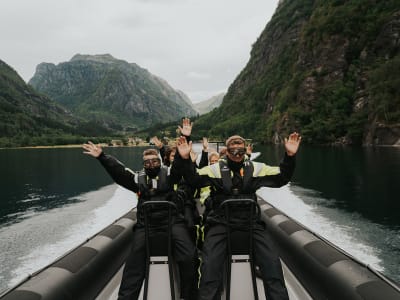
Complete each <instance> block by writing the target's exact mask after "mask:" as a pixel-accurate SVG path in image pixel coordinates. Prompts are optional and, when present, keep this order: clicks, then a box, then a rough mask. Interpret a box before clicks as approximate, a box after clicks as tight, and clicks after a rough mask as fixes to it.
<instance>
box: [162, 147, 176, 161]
mask: <svg viewBox="0 0 400 300" xmlns="http://www.w3.org/2000/svg"><path fill="white" fill-rule="evenodd" d="M175 153H176V146H171V147H167V149H166V150H165V154H164V164H165V165H166V166H170V165H171V163H172V162H173V161H174V158H175Z"/></svg>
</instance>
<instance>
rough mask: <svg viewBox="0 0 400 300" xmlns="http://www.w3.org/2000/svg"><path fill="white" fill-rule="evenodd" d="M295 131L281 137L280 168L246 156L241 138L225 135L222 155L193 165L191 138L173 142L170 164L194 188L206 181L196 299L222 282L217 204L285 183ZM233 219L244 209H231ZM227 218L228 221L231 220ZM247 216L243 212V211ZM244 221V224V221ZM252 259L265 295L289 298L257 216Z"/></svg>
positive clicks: (222, 228) (222, 236)
mask: <svg viewBox="0 0 400 300" xmlns="http://www.w3.org/2000/svg"><path fill="white" fill-rule="evenodd" d="M300 141H301V137H300V136H299V134H298V133H296V132H294V133H292V134H290V136H289V138H287V139H285V150H286V152H285V155H284V158H283V160H282V162H281V163H280V165H279V167H271V166H267V165H266V164H264V163H259V162H254V161H250V160H248V159H245V154H246V145H245V140H244V139H243V138H242V137H240V136H238V135H235V136H231V137H230V138H228V139H227V140H226V147H227V150H226V159H225V160H224V159H220V160H219V162H218V163H216V164H213V165H210V166H206V167H204V168H202V169H200V170H196V169H195V168H194V167H193V166H192V162H191V160H190V159H189V153H190V149H191V142H189V143H188V142H187V141H186V139H185V138H184V137H181V138H180V139H179V140H178V143H177V149H178V151H179V154H180V156H178V158H177V159H176V160H175V163H174V166H173V167H174V168H177V169H178V170H179V172H181V173H182V174H183V177H184V179H185V180H186V181H187V182H188V183H189V184H191V185H192V186H193V187H194V188H202V187H205V186H209V187H210V188H211V195H210V198H209V203H208V207H209V213H208V215H207V219H206V235H205V240H204V244H203V249H202V266H201V281H200V288H199V299H200V300H204V299H210V300H211V299H217V298H218V296H219V294H220V286H221V283H222V274H223V265H224V261H225V257H226V216H225V210H224V209H221V208H220V204H221V203H222V202H223V201H224V200H227V199H232V198H236V199H249V198H250V199H253V200H254V201H256V191H257V190H258V189H259V188H261V187H276V188H277V187H281V186H283V185H285V184H287V183H288V182H289V180H290V179H291V177H292V174H293V172H294V168H295V155H296V153H297V151H298V148H299V145H300ZM230 214H231V216H230V217H232V218H233V219H235V220H238V221H241V220H243V219H245V218H246V216H247V211H244V210H243V209H242V210H236V211H234V210H231V211H230ZM232 218H231V220H232ZM247 218H248V216H247ZM247 224H248V223H247ZM253 241H254V259H255V264H256V265H257V266H259V268H260V271H261V274H262V279H263V283H264V287H265V290H264V292H265V296H266V298H267V299H270V300H276V299H280V300H281V299H289V296H288V293H287V290H286V287H285V282H284V278H283V273H282V266H281V263H280V260H279V256H278V253H277V251H276V250H275V248H274V245H273V243H272V240H271V239H270V237H269V236H268V234H267V232H266V231H265V224H264V223H263V222H262V220H261V219H260V216H259V215H256V217H255V220H254V222H253Z"/></svg>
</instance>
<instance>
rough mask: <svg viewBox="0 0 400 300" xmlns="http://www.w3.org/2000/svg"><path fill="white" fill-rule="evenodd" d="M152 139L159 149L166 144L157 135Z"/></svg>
mask: <svg viewBox="0 0 400 300" xmlns="http://www.w3.org/2000/svg"><path fill="white" fill-rule="evenodd" d="M151 140H152V141H153V143H154V145H156V147H157V148H158V149H161V148H162V147H163V146H164V144H163V143H162V142H161V141H160V140H159V139H158V137H156V136H153V137H152V138H151Z"/></svg>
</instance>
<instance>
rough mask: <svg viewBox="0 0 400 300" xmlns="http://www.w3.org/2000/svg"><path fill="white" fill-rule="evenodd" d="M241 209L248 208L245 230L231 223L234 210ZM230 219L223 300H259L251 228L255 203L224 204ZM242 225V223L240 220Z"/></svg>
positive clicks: (236, 200) (245, 201)
mask: <svg viewBox="0 0 400 300" xmlns="http://www.w3.org/2000/svg"><path fill="white" fill-rule="evenodd" d="M235 207H236V208H237V207H239V208H240V209H243V207H247V208H248V212H249V214H248V218H247V219H245V220H244V224H242V223H241V224H242V225H244V226H237V225H238V224H236V223H235V221H234V220H233V219H231V210H232V209H234V208H235ZM221 209H224V210H225V216H226V218H227V225H228V226H227V256H228V259H227V262H226V272H225V277H226V278H224V287H223V291H222V294H221V299H227V300H239V299H258V291H257V289H258V287H257V282H256V271H255V266H254V260H253V255H252V252H253V251H252V249H253V241H252V238H251V236H252V229H251V228H252V225H253V220H254V218H253V216H254V213H255V212H256V210H257V205H256V202H255V201H254V200H253V199H228V200H225V201H224V202H222V203H221ZM241 221H243V220H241Z"/></svg>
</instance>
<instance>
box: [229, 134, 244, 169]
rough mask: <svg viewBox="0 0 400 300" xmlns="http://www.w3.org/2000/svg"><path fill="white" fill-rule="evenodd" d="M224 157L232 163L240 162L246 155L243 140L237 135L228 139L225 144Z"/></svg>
mask: <svg viewBox="0 0 400 300" xmlns="http://www.w3.org/2000/svg"><path fill="white" fill-rule="evenodd" d="M225 144H226V148H227V150H226V156H227V157H228V159H230V160H232V161H234V162H241V161H243V159H244V155H245V154H246V148H245V139H244V138H242V137H241V136H239V135H233V136H231V137H229V138H228V139H227V140H226V142H225Z"/></svg>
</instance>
